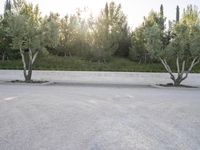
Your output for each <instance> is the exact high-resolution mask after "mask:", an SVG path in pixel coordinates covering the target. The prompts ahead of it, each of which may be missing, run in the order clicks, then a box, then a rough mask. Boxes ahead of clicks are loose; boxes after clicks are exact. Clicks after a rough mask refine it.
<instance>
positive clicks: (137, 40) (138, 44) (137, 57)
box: [129, 25, 148, 63]
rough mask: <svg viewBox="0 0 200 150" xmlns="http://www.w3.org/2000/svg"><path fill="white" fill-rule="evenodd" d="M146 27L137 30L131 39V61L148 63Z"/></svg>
mask: <svg viewBox="0 0 200 150" xmlns="http://www.w3.org/2000/svg"><path fill="white" fill-rule="evenodd" d="M144 29H145V28H144V26H143V25H142V26H140V27H138V28H136V29H135V31H134V32H133V33H132V37H131V47H130V49H129V57H130V59H131V60H134V61H139V63H143V62H144V63H146V62H147V59H148V51H147V50H146V47H145V44H144V43H145V39H144V38H145V37H144Z"/></svg>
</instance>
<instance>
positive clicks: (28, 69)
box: [8, 1, 57, 82]
mask: <svg viewBox="0 0 200 150" xmlns="http://www.w3.org/2000/svg"><path fill="white" fill-rule="evenodd" d="M20 2H21V1H20ZM17 4H18V3H17V1H15V4H14V6H18V5H17ZM21 4H22V5H20V8H19V7H17V9H15V12H14V13H12V14H10V15H9V19H8V26H9V29H8V34H9V35H10V36H11V37H12V47H13V48H14V49H19V51H20V55H21V58H22V63H23V69H24V77H25V81H26V82H31V77H32V69H33V64H34V62H35V60H36V58H37V56H38V54H39V52H40V51H42V50H43V49H44V48H45V47H46V46H50V45H51V46H55V45H56V44H57V43H56V42H57V40H56V37H57V34H56V29H57V26H56V24H55V23H54V22H53V21H51V20H50V21H48V22H42V19H41V17H40V12H39V8H38V6H36V7H34V6H33V5H32V4H27V3H26V2H25V1H23V3H21Z"/></svg>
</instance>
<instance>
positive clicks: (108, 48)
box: [93, 2, 130, 61]
mask: <svg viewBox="0 0 200 150" xmlns="http://www.w3.org/2000/svg"><path fill="white" fill-rule="evenodd" d="M93 37H94V42H93V43H94V45H93V47H94V48H93V52H94V54H95V55H96V57H97V58H98V59H99V60H102V61H105V60H106V59H108V58H109V57H110V56H113V55H114V54H119V55H127V54H128V48H125V47H124V46H123V45H126V44H124V43H128V42H129V43H130V38H129V37H130V36H129V31H128V26H127V21H126V16H125V15H124V13H123V12H122V10H121V5H120V4H119V5H116V4H115V3H114V2H111V3H106V5H105V8H104V9H103V10H102V11H101V14H100V15H99V17H98V19H97V21H96V22H95V27H94V28H93ZM122 50H125V51H126V52H125V53H124V52H122Z"/></svg>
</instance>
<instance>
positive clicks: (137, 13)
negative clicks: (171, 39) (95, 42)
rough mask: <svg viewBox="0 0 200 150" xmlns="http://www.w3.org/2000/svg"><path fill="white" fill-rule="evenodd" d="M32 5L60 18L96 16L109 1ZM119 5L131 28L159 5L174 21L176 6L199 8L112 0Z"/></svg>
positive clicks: (171, 1)
mask: <svg viewBox="0 0 200 150" xmlns="http://www.w3.org/2000/svg"><path fill="white" fill-rule="evenodd" d="M27 1H28V2H31V3H33V4H39V8H40V11H41V12H42V14H43V15H46V14H49V12H57V13H59V14H60V15H61V16H64V15H66V14H72V13H74V12H76V9H77V8H80V9H84V8H87V10H88V14H89V13H91V12H92V13H93V14H94V16H96V15H98V14H99V12H100V10H101V9H102V8H104V6H105V3H106V2H110V1H111V0H48V1H47V0H27ZM113 1H114V2H116V3H121V5H122V9H123V11H124V13H125V14H126V15H127V17H128V22H129V25H130V26H131V27H133V28H134V27H136V26H138V25H140V24H141V23H142V21H143V17H144V16H147V15H148V13H149V12H150V11H151V10H152V9H153V10H155V11H159V9H160V5H161V4H163V5H164V12H165V16H166V17H167V19H170V20H172V19H175V14H176V6H177V5H179V6H180V9H181V12H182V9H183V8H185V7H186V6H187V5H189V4H192V5H196V6H197V7H198V8H200V0H113ZM4 3H5V0H0V13H2V12H3V9H4V8H3V7H4Z"/></svg>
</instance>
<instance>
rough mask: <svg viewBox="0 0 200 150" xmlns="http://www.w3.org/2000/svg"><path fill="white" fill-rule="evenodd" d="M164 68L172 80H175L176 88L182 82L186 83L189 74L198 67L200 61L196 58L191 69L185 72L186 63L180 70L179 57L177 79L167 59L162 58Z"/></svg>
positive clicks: (183, 63) (177, 60)
mask: <svg viewBox="0 0 200 150" xmlns="http://www.w3.org/2000/svg"><path fill="white" fill-rule="evenodd" d="M160 60H161V62H162V64H163V66H164V67H165V69H166V70H167V72H168V73H169V74H170V78H171V79H172V80H173V85H174V86H180V85H181V82H182V81H184V80H185V79H186V78H187V77H188V75H189V73H190V72H191V71H192V68H193V67H194V66H195V65H197V64H198V63H199V59H198V57H196V58H194V59H193V61H192V63H191V65H190V67H189V69H188V70H187V71H185V61H183V62H182V68H181V69H180V64H179V57H177V59H176V65H177V66H176V67H177V74H178V76H177V78H175V76H174V74H173V72H172V70H171V68H170V66H169V65H168V63H167V61H166V59H162V58H160Z"/></svg>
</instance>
